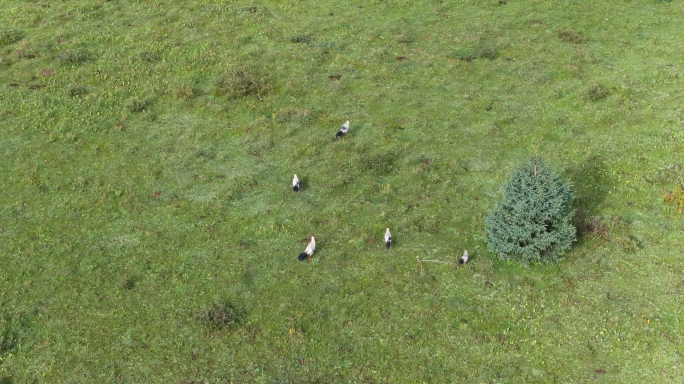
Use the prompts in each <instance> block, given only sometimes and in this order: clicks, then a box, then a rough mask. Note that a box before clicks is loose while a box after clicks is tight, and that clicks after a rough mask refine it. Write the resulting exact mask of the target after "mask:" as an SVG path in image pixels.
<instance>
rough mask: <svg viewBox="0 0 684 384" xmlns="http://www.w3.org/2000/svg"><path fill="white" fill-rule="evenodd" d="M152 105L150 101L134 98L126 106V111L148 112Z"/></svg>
mask: <svg viewBox="0 0 684 384" xmlns="http://www.w3.org/2000/svg"><path fill="white" fill-rule="evenodd" d="M151 105H152V100H150V99H140V98H137V97H134V98H132V99H131V100H130V101H129V102H128V104H126V109H128V110H129V111H130V112H133V113H138V112H142V111H144V110H146V109H147V108H149V107H150V106H151Z"/></svg>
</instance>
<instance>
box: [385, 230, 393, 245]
mask: <svg viewBox="0 0 684 384" xmlns="http://www.w3.org/2000/svg"><path fill="white" fill-rule="evenodd" d="M390 244H392V234H391V233H390V230H389V228H387V230H386V231H385V245H386V246H387V249H389V247H390Z"/></svg>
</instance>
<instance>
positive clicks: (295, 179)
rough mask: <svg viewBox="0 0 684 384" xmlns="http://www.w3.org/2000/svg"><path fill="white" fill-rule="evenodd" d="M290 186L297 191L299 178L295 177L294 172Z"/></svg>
mask: <svg viewBox="0 0 684 384" xmlns="http://www.w3.org/2000/svg"><path fill="white" fill-rule="evenodd" d="M292 188H293V189H294V190H295V192H299V178H298V177H297V174H296V173H295V174H294V177H293V178H292Z"/></svg>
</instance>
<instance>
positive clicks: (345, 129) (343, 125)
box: [335, 120, 349, 139]
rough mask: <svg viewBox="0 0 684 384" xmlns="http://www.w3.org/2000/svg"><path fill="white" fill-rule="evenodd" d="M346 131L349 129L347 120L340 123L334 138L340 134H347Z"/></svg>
mask: <svg viewBox="0 0 684 384" xmlns="http://www.w3.org/2000/svg"><path fill="white" fill-rule="evenodd" d="M347 131H349V120H347V122H346V123H344V124H342V128H340V130H339V131H337V134H336V135H335V138H336V139H337V138H338V137H340V136H347Z"/></svg>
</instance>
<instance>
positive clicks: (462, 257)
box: [458, 249, 468, 264]
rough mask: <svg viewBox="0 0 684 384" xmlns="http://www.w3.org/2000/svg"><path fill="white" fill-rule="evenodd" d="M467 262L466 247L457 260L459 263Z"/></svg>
mask: <svg viewBox="0 0 684 384" xmlns="http://www.w3.org/2000/svg"><path fill="white" fill-rule="evenodd" d="M467 262H468V250H467V249H466V250H465V251H463V256H461V259H460V260H459V261H458V263H459V264H465V263H467Z"/></svg>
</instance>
